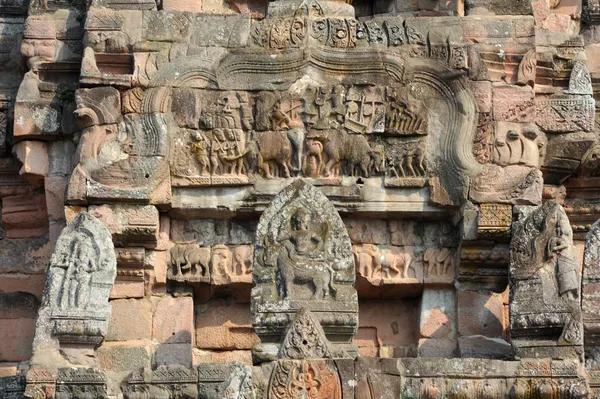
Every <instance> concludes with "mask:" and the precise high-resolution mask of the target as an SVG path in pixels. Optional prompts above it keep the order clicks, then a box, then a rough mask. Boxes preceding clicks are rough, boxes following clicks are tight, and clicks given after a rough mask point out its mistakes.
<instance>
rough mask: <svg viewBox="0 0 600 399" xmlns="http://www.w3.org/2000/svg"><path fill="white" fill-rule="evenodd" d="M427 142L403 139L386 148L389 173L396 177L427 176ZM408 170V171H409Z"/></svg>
mask: <svg viewBox="0 0 600 399" xmlns="http://www.w3.org/2000/svg"><path fill="white" fill-rule="evenodd" d="M426 154H427V150H426V142H425V141H424V140H418V141H402V142H398V143H397V144H396V145H393V146H388V147H387V148H386V163H387V166H388V174H389V175H390V176H392V174H393V175H394V176H395V177H425V175H426V174H427V170H426V169H425V156H426ZM407 171H408V173H407Z"/></svg>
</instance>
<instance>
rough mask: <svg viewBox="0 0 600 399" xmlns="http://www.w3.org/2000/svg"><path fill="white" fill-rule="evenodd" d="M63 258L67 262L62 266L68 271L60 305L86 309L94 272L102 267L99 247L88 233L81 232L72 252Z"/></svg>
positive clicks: (77, 236) (63, 307)
mask: <svg viewBox="0 0 600 399" xmlns="http://www.w3.org/2000/svg"><path fill="white" fill-rule="evenodd" d="M63 259H64V260H66V262H65V263H63V264H62V265H60V266H61V267H66V273H65V277H64V280H63V286H62V292H61V295H60V302H59V306H60V307H61V308H62V309H65V308H74V309H85V308H86V306H87V304H88V301H89V297H90V290H91V279H92V274H93V273H94V272H96V271H98V270H100V269H101V267H102V265H99V264H98V263H97V262H98V260H99V253H98V248H96V247H95V246H94V244H93V242H92V240H91V238H90V237H89V236H88V235H86V234H85V233H83V232H79V233H77V234H76V238H74V241H73V249H72V251H71V253H70V254H69V255H68V257H67V258H63Z"/></svg>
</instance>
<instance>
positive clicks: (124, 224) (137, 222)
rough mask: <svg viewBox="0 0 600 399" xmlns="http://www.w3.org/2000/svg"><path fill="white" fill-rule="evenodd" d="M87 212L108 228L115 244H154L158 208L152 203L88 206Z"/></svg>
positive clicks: (146, 245) (150, 246)
mask: <svg viewBox="0 0 600 399" xmlns="http://www.w3.org/2000/svg"><path fill="white" fill-rule="evenodd" d="M88 209H89V212H90V213H91V214H92V215H94V216H96V217H97V218H98V219H100V220H101V221H102V222H103V223H104V224H105V225H106V226H107V227H108V229H109V230H110V232H111V234H112V237H113V241H114V243H115V245H118V246H123V247H126V246H143V247H149V248H153V247H155V246H156V243H157V240H158V232H159V226H158V222H159V218H158V210H157V209H156V207H154V206H152V205H101V206H90V207H89V208H88Z"/></svg>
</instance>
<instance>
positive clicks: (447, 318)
mask: <svg viewBox="0 0 600 399" xmlns="http://www.w3.org/2000/svg"><path fill="white" fill-rule="evenodd" d="M455 320H456V305H455V299H454V293H453V292H452V291H450V290H433V289H425V291H423V296H422V298H421V316H420V320H419V325H420V334H421V337H422V338H434V339H442V338H445V339H448V340H451V341H452V340H454V339H455V337H456V324H455V323H456V322H455Z"/></svg>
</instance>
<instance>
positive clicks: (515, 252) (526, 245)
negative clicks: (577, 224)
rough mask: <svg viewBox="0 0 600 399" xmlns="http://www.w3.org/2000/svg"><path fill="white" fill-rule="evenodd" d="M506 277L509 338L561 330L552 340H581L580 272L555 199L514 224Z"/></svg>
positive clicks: (569, 342)
mask: <svg viewBox="0 0 600 399" xmlns="http://www.w3.org/2000/svg"><path fill="white" fill-rule="evenodd" d="M510 277H511V298H512V299H511V302H510V307H511V334H512V335H513V338H514V339H513V342H517V345H518V341H519V340H528V341H531V340H533V341H535V340H537V337H538V336H540V335H542V336H543V335H550V336H551V335H553V332H552V331H557V332H560V331H562V333H561V335H560V337H559V336H558V335H557V336H556V337H555V344H554V345H556V344H561V345H581V340H582V331H581V330H582V326H581V305H580V303H579V298H580V278H579V272H578V267H577V260H576V258H575V255H574V251H573V231H572V230H571V226H570V224H569V220H568V218H567V215H566V213H565V211H564V210H563V208H562V207H561V206H560V205H558V204H557V203H556V202H554V201H548V202H546V203H544V205H542V206H541V207H539V208H537V209H535V210H533V211H531V213H529V214H528V215H527V216H526V218H525V219H524V221H523V222H521V223H518V224H517V226H516V228H515V233H514V236H513V239H512V241H511V250H510ZM525 337H526V338H525ZM543 342H548V341H547V340H546V341H540V343H539V345H538V346H540V345H541V346H548V345H547V344H545V343H543ZM527 346H530V344H527ZM550 346H552V345H550ZM517 347H518V346H517ZM561 353H564V351H563V352H559V353H556V356H563V355H561Z"/></svg>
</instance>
